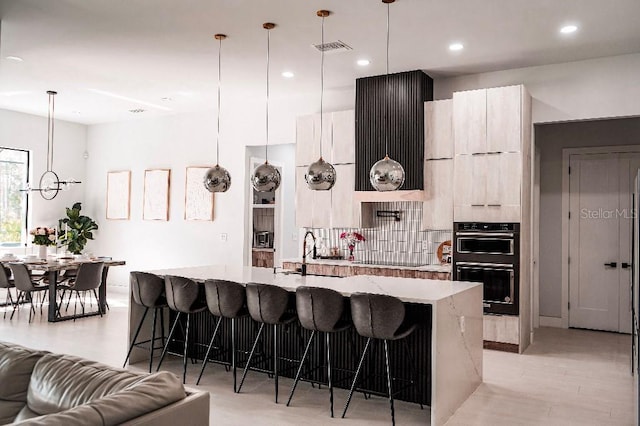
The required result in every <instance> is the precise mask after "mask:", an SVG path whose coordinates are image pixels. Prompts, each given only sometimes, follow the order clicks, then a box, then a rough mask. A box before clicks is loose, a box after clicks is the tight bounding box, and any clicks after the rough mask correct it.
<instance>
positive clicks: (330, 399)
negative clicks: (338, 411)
mask: <svg viewBox="0 0 640 426" xmlns="http://www.w3.org/2000/svg"><path fill="white" fill-rule="evenodd" d="M324 334H325V336H326V338H327V381H328V382H329V406H330V410H331V417H333V382H332V381H331V340H330V336H331V334H330V333H324Z"/></svg>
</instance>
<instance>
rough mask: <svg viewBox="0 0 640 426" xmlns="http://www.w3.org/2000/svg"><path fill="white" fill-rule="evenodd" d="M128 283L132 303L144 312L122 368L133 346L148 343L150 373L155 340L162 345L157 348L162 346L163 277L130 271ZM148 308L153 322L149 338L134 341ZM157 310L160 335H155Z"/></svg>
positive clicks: (164, 306)
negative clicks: (142, 308) (151, 312)
mask: <svg viewBox="0 0 640 426" xmlns="http://www.w3.org/2000/svg"><path fill="white" fill-rule="evenodd" d="M129 283H130V284H131V295H132V296H133V303H135V304H137V305H140V306H143V307H144V314H142V318H141V319H140V323H139V324H138V328H137V329H136V333H135V334H134V335H133V340H132V341H131V345H130V346H129V351H128V352H127V358H126V359H125V360H124V364H123V365H122V368H124V367H125V366H126V365H127V361H129V357H130V356H131V351H132V350H133V347H134V346H142V345H146V344H147V343H148V344H149V373H151V367H152V364H153V351H154V350H155V349H156V348H155V343H156V340H158V339H160V341H161V343H162V346H161V347H160V348H159V349H162V348H163V347H164V315H163V309H164V308H166V307H167V306H168V305H167V298H166V296H165V293H164V279H162V278H160V277H159V276H157V275H154V274H149V273H147V272H136V271H134V272H131V274H129ZM149 309H153V324H152V325H151V339H148V340H144V341H141V342H136V340H137V339H138V335H139V334H140V330H141V329H142V324H144V320H145V318H146V317H147V313H148V312H149ZM158 311H160V329H161V334H160V337H159V338H158V337H156V323H157V322H158V321H157V320H158Z"/></svg>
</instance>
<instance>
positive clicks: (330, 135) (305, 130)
mask: <svg viewBox="0 0 640 426" xmlns="http://www.w3.org/2000/svg"><path fill="white" fill-rule="evenodd" d="M319 154H320V114H313V115H306V116H300V117H298V119H297V122H296V226H297V227H299V228H357V227H359V226H360V209H359V204H358V203H357V202H356V201H355V199H354V192H355V112H354V111H353V110H348V111H338V112H332V113H325V114H324V116H323V118H322V158H323V159H324V160H325V161H328V162H330V163H331V164H333V166H334V167H335V169H336V176H337V178H336V183H335V185H334V187H333V188H332V189H331V190H330V191H312V190H310V189H309V188H308V187H307V185H306V182H305V179H304V177H305V174H306V172H307V168H308V166H309V164H311V163H313V162H315V161H317V160H318V158H319V157H320V155H319Z"/></svg>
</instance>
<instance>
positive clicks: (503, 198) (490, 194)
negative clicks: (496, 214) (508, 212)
mask: <svg viewBox="0 0 640 426" xmlns="http://www.w3.org/2000/svg"><path fill="white" fill-rule="evenodd" d="M485 157H486V158H485V164H486V168H487V171H486V173H487V179H486V184H487V191H486V200H485V201H486V204H487V206H519V205H520V187H521V184H522V154H521V153H519V152H503V153H501V154H487V155H486V156H485Z"/></svg>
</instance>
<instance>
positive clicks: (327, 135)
mask: <svg viewBox="0 0 640 426" xmlns="http://www.w3.org/2000/svg"><path fill="white" fill-rule="evenodd" d="M331 115H332V114H331V113H330V112H325V113H324V114H323V115H322V133H320V124H321V122H320V114H314V116H313V120H314V125H313V127H314V135H313V140H314V151H313V152H314V154H315V156H314V158H313V161H311V163H313V162H315V161H318V159H319V158H320V137H321V136H322V158H323V159H324V160H325V161H328V162H330V163H331V162H333V158H332V156H333V155H332V151H333V149H332V145H333V141H332V140H331V135H332V133H333V132H332V129H331V125H332V124H331Z"/></svg>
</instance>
